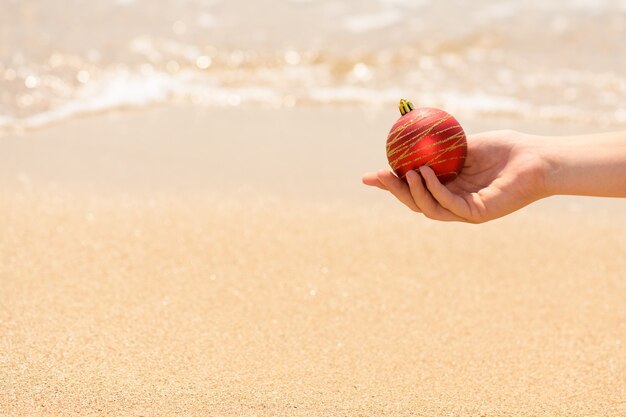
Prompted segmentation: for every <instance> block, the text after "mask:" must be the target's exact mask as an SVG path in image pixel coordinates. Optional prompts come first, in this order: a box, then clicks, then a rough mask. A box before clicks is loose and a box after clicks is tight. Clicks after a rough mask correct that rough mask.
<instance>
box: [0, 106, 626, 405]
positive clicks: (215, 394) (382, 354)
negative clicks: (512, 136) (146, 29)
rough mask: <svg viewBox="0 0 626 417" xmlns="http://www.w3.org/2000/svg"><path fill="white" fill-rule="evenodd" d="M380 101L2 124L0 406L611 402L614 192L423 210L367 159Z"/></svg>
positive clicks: (614, 378)
mask: <svg viewBox="0 0 626 417" xmlns="http://www.w3.org/2000/svg"><path fill="white" fill-rule="evenodd" d="M394 117H395V114H394V113H393V112H389V113H387V112H385V113H368V112H363V111H361V110H350V109H344V110H337V109H323V110H320V111H318V110H315V111H309V110H294V111H269V110H268V111H263V110H254V109H241V110H238V111H234V110H232V111H230V110H229V111H226V110H224V111H213V110H211V111H208V110H205V109H193V108H190V107H185V106H181V107H173V108H167V109H154V110H150V111H147V112H141V113H128V114H122V113H120V114H111V115H103V116H102V117H97V118H89V119H84V120H76V121H73V122H71V123H68V124H66V125H59V126H55V127H51V128H49V129H45V130H42V131H37V132H31V133H28V134H27V135H23V136H0V148H2V149H3V150H4V152H3V153H2V155H0V230H2V235H1V236H0V288H2V291H0V414H2V415H7V416H21V415H42V416H43V415H56V414H62V415H76V416H91V415H93V416H96V415H97V416H109V415H110V416H114V415H134V416H144V415H145V416H148V415H149V416H171V415H180V414H185V415H218V416H241V415H245V416H257V415H275V416H320V417H321V416H328V415H345V416H397V415H433V416H434V415H458V416H468V417H469V416H477V415H483V416H500V415H516V416H528V417H530V416H534V417H536V416H553V415H603V416H609V417H612V416H615V417H617V416H621V415H623V414H624V411H625V410H624V407H623V399H624V398H623V392H625V391H626V381H624V380H623V378H621V376H622V375H623V374H624V372H625V371H626V357H624V355H623V350H624V344H625V343H626V327H624V323H626V306H625V304H624V302H623V296H622V295H623V294H624V293H625V291H626V281H625V280H624V271H626V260H625V259H624V256H623V254H624V253H626V238H625V236H626V218H624V216H623V213H624V208H625V205H626V203H625V202H624V201H617V200H615V201H608V200H605V199H573V198H566V197H564V198H556V199H548V200H546V201H544V202H540V203H538V204H534V205H532V206H530V207H528V208H526V209H524V210H522V211H520V212H518V213H516V214H515V215H512V216H507V217H506V218H503V219H499V220H497V221H494V222H490V223H487V224H484V225H480V226H474V225H466V224H450V223H437V222H433V221H430V220H428V219H425V218H423V217H420V216H416V215H414V214H413V213H411V212H409V211H408V210H406V209H404V208H403V207H402V206H400V205H399V204H398V203H396V202H395V201H393V200H392V199H391V198H389V197H388V196H384V195H383V194H381V193H377V192H376V191H375V190H369V189H367V188H366V187H364V186H362V185H361V184H360V181H359V180H360V175H361V173H362V171H364V170H369V169H376V168H378V167H379V166H381V167H382V166H386V161H385V160H384V137H385V136H384V135H386V129H387V128H388V124H387V120H388V119H392V120H395V119H394ZM242 120H245V121H246V123H241V121H242ZM489 124H490V123H489V122H487V121H484V122H483V123H481V124H479V123H476V122H471V121H470V122H468V130H470V131H477V130H482V129H481V127H484V126H485V125H489ZM491 125H492V126H493V124H491ZM304 127H306V129H305V128H304ZM499 127H500V128H501V127H503V126H499ZM521 127H522V128H523V127H524V126H521ZM526 128H529V127H528V126H527V127H526ZM298 129H300V130H301V132H299V133H298V134H296V133H294V132H296V130H298ZM537 129H544V128H543V127H537ZM545 129H546V131H547V130H548V128H545ZM544 132H545V131H544ZM551 132H552V133H559V130H557V129H554V130H552V131H551ZM562 133H563V134H565V133H571V132H564V131H563V132H562ZM381 134H382V135H383V136H382V138H381ZM251 135H256V136H257V137H258V140H257V141H251V140H250V137H251ZM285 138H294V139H293V140H292V141H285V140H284V139H285ZM243 144H247V145H246V147H245V149H243V148H242V146H243ZM311 144H312V145H311ZM244 150H245V152H243V151H244ZM285 156H290V157H288V158H286V157H285ZM317 161H320V162H319V163H316V162H317ZM233 167H234V168H233ZM242 167H246V168H247V171H246V170H244V169H243V168H242Z"/></svg>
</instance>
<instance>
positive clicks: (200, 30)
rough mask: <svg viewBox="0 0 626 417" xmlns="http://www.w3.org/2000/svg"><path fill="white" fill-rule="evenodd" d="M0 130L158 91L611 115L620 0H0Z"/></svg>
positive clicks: (618, 86)
mask: <svg viewBox="0 0 626 417" xmlns="http://www.w3.org/2000/svg"><path fill="white" fill-rule="evenodd" d="M2 3H3V4H2V13H0V129H3V130H7V129H8V130H15V129H21V128H34V127H39V126H43V125H46V124H49V123H51V122H56V121H61V120H64V119H67V118H70V117H72V116H75V115H77V114H83V113H90V112H99V111H103V110H108V109H114V108H126V107H143V106H147V105H151V104H154V103H164V102H172V101H182V102H192V103H197V104H199V105H206V106H240V105H246V104H253V105H259V104H260V105H263V106H268V107H293V106H301V105H325V104H334V105H358V106H394V105H395V103H396V102H397V100H398V99H399V98H400V97H407V98H410V99H413V101H415V102H416V104H418V105H423V106H438V107H444V108H446V109H447V110H448V111H451V112H455V113H457V114H460V115H461V116H465V117H469V116H471V117H481V116H486V115H489V116H501V117H508V118H523V119H525V120H530V121H532V120H541V121H557V122H563V121H565V122H567V123H572V122H575V123H581V124H586V125H594V126H601V127H624V126H626V104H625V103H626V1H623V0H619V1H618V0H615V1H609V0H605V1H600V0H594V1H590V0H576V1H573V0H572V1H566V0H556V1H551V2H549V3H546V2H540V1H528V2H523V3H522V2H518V1H515V0H508V1H498V2H495V1H486V0H480V1H474V2H471V3H470V2H462V1H456V0H446V1H434V0H419V1H415V0H370V1H362V0H360V1H356V0H351V1H336V0H320V1H312V0H298V1H296V0H291V1H277V0H258V1H251V0H247V1H245V0H229V1H224V0H188V1H179V0H162V1H160V2H158V3H157V2H154V1H148V0H92V1H89V2H83V1H78V0H71V1H60V0H48V1H41V0H40V1H32V0H31V1H28V0H20V1H17V0H3V2H2Z"/></svg>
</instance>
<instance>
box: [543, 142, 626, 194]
mask: <svg viewBox="0 0 626 417" xmlns="http://www.w3.org/2000/svg"><path fill="white" fill-rule="evenodd" d="M541 139H542V140H540V141H539V142H540V143H541V145H539V146H540V147H541V150H540V153H541V155H542V156H543V158H544V160H545V162H546V164H545V170H546V171H545V187H546V193H547V194H548V195H556V194H570V195H587V196H602V197H626V132H616V133H603V134H596V135H584V136H572V137H550V138H541Z"/></svg>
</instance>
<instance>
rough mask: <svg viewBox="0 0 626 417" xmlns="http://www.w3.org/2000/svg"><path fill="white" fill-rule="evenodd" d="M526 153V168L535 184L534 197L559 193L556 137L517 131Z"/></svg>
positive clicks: (558, 163)
mask: <svg viewBox="0 0 626 417" xmlns="http://www.w3.org/2000/svg"><path fill="white" fill-rule="evenodd" d="M516 133H517V135H518V137H519V142H520V144H521V147H522V152H523V153H524V155H525V164H526V170H527V173H528V176H529V177H530V178H529V179H530V180H531V181H532V184H533V187H532V188H533V194H534V195H533V199H534V200H539V199H542V198H545V197H549V196H552V195H555V194H558V186H557V181H556V179H557V177H558V175H556V173H557V172H558V170H559V166H560V161H559V158H558V156H559V153H558V152H554V148H553V146H554V142H553V140H554V139H555V138H548V137H545V136H539V135H532V134H528V133H520V132H516Z"/></svg>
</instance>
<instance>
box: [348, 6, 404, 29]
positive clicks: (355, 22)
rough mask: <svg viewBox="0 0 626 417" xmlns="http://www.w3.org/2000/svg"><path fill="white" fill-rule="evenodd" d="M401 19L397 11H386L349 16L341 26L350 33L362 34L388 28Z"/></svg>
mask: <svg viewBox="0 0 626 417" xmlns="http://www.w3.org/2000/svg"><path fill="white" fill-rule="evenodd" d="M401 19H402V14H401V13H400V12H399V11H397V10H387V11H384V12H380V13H374V14H362V15H356V16H350V17H347V18H345V19H344V20H343V26H344V28H346V29H347V30H349V31H350V32H354V33H364V32H369V31H372V30H377V29H383V28H386V27H389V26H391V25H393V24H395V23H397V22H399V21H400V20H401Z"/></svg>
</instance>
